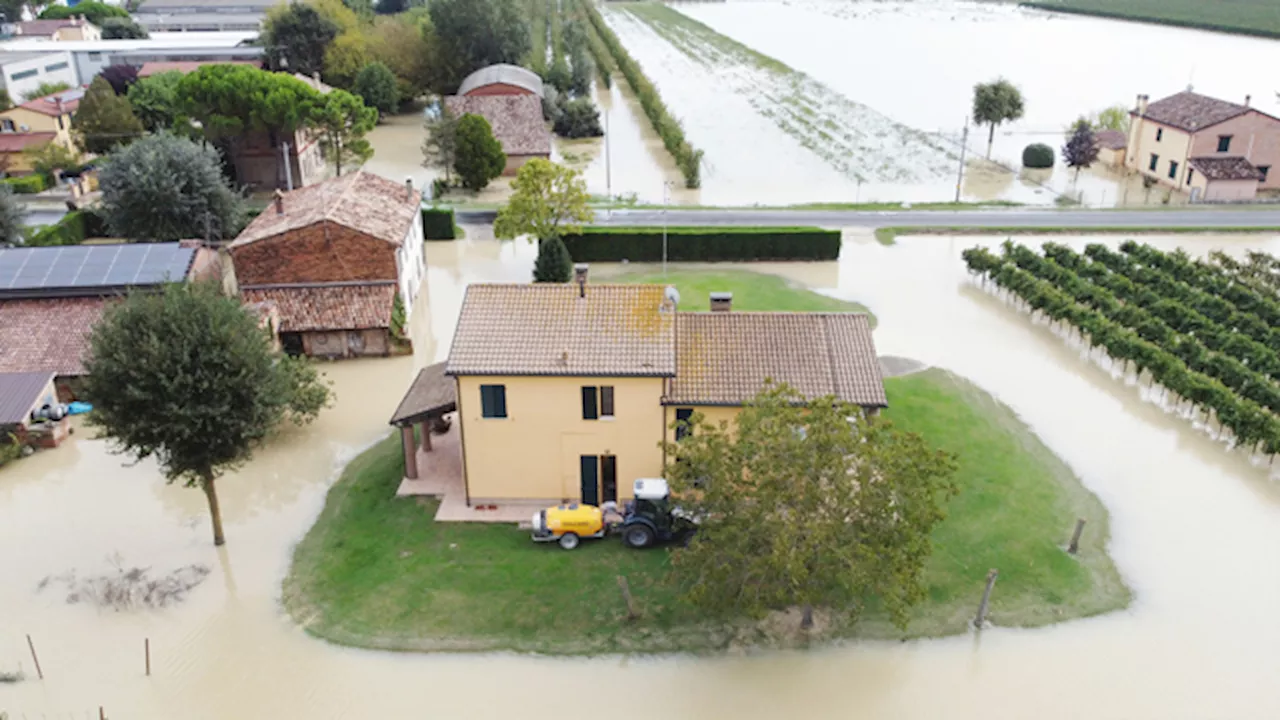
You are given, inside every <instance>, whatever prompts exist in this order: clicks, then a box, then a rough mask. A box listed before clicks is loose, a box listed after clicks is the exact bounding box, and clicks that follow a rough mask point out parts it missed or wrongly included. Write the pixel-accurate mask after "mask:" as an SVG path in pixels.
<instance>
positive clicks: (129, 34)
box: [101, 17, 151, 40]
mask: <svg viewBox="0 0 1280 720" xmlns="http://www.w3.org/2000/svg"><path fill="white" fill-rule="evenodd" d="M101 27H102V39H103V40H143V39H146V38H149V37H151V35H150V34H149V33H148V32H147V29H146V28H144V27H142V26H141V25H139V24H138V23H136V22H134V21H133V18H127V17H123V18H122V17H109V18H106V19H105V20H103V21H102V23H101Z"/></svg>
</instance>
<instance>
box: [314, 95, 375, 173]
mask: <svg viewBox="0 0 1280 720" xmlns="http://www.w3.org/2000/svg"><path fill="white" fill-rule="evenodd" d="M377 124H378V111H377V110H375V109H373V108H371V107H366V106H365V104H364V101H362V100H361V99H360V98H358V97H356V96H355V95H352V94H351V93H349V92H346V91H345V90H334V91H332V92H330V93H329V94H328V95H325V96H324V101H323V102H322V103H321V105H320V106H319V107H318V108H317V111H316V114H315V116H314V126H315V128H316V129H317V130H319V131H320V143H321V146H322V147H323V148H324V153H325V155H326V156H328V157H329V158H330V159H331V160H333V165H334V170H336V171H337V174H338V175H341V174H342V166H343V163H344V162H345V161H356V160H358V161H360V162H364V161H365V160H368V159H369V158H371V157H373V146H371V145H370V144H369V141H368V140H365V139H364V135H365V133H367V132H369V131H370V130H372V129H373V126H374V125H377Z"/></svg>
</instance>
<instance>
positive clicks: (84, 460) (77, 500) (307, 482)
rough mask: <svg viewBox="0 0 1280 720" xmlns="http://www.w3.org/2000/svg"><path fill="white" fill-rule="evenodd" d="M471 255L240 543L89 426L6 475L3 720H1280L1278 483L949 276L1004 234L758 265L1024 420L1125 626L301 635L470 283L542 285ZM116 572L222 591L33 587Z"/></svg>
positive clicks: (249, 484) (259, 462) (456, 256)
mask: <svg viewBox="0 0 1280 720" xmlns="http://www.w3.org/2000/svg"><path fill="white" fill-rule="evenodd" d="M482 235H483V233H481V232H479V231H474V232H472V233H471V234H470V236H469V239H467V240H462V241H457V242H451V243H431V244H429V246H428V258H427V262H428V266H429V270H428V275H427V280H426V284H427V285H426V291H425V292H424V293H423V294H422V296H421V297H420V300H419V303H420V304H419V306H418V308H417V311H416V312H415V315H414V318H413V325H414V327H413V333H414V336H415V339H416V346H417V352H416V354H415V356H413V357H400V358H391V359H382V360H360V361H350V362H339V363H332V364H326V365H324V366H323V368H324V371H325V373H326V375H327V376H328V377H329V379H330V380H331V381H332V382H333V389H334V391H335V393H336V395H337V402H336V404H335V405H334V406H333V407H332V408H330V409H329V410H327V411H325V412H324V414H323V415H322V416H321V418H320V420H319V421H318V422H317V423H316V424H315V425H313V426H310V427H307V428H305V429H302V430H290V431H287V432H286V433H285V434H284V435H282V436H281V437H279V438H278V439H276V440H275V441H273V442H272V443H271V444H270V446H268V447H267V448H265V449H263V450H262V451H260V452H259V453H258V455H257V457H256V458H255V459H254V460H253V461H252V462H251V463H250V464H249V465H248V466H246V467H245V468H244V469H242V470H241V471H239V472H237V473H234V474H232V475H229V476H227V477H226V478H225V479H224V480H222V481H221V485H220V487H221V492H222V498H223V512H224V514H225V519H226V527H227V535H228V544H227V546H226V547H225V548H223V549H214V548H213V546H212V545H211V544H210V543H209V538H208V527H207V516H206V510H205V507H204V498H203V497H202V496H201V494H200V493H199V492H196V491H194V490H189V489H185V488H180V487H171V486H167V485H165V484H164V482H163V479H162V478H161V476H160V475H159V473H158V472H157V471H156V469H155V467H154V466H152V465H151V464H149V463H142V464H139V465H135V466H130V467H126V466H124V465H123V464H122V462H121V460H120V458H118V457H115V456H112V455H111V454H109V452H108V450H107V448H106V447H105V445H104V444H103V443H102V442H101V441H98V440H94V439H93V438H92V437H91V435H90V433H89V432H88V431H86V430H85V429H84V428H83V426H77V429H78V432H77V433H76V435H75V436H74V437H73V439H72V440H71V441H70V442H68V443H67V444H65V445H64V446H62V447H60V448H58V449H57V450H52V451H43V452H40V453H37V454H36V455H35V456H33V457H30V458H26V459H24V460H22V461H20V462H17V463H14V464H12V465H10V466H7V467H5V468H4V469H3V470H0V568H3V572H4V581H3V583H0V608H2V609H3V613H2V615H0V617H2V618H3V620H2V621H0V670H3V671H11V670H16V669H18V668H19V667H20V668H21V669H22V671H23V672H24V673H25V674H26V676H27V679H26V680H24V681H23V682H18V683H14V684H0V710H3V711H7V712H8V713H9V716H10V718H22V717H27V718H38V717H50V718H52V717H77V718H78V717H83V716H85V715H86V713H96V712H97V708H98V707H99V706H102V707H103V708H104V709H105V712H106V715H107V717H112V718H146V719H161V718H165V719H167V718H174V717H183V718H228V717H235V718H263V719H266V718H272V719H274V718H281V717H333V718H365V717H422V716H430V717H447V718H455V717H458V718H461V717H475V718H480V717H511V716H515V715H520V714H525V713H527V712H529V708H531V707H545V706H547V703H548V702H549V699H548V698H550V697H553V696H554V695H555V694H556V692H557V691H565V690H566V689H567V688H570V687H576V688H579V689H580V690H581V689H582V688H588V689H589V691H588V694H589V695H590V696H591V697H593V698H601V699H602V700H601V702H605V703H606V704H608V703H609V702H610V701H606V700H603V698H610V697H616V698H626V697H631V696H633V694H634V693H635V692H636V689H637V688H661V692H662V698H663V699H662V701H661V705H662V712H663V713H664V714H666V715H668V716H671V717H677V718H705V717H722V716H736V717H747V718H755V717H761V718H763V717H774V716H779V715H786V716H792V715H803V716H805V717H814V718H821V717H829V718H846V717H895V718H936V717H959V718H1026V717H1040V718H1074V717H1080V716H1082V715H1089V716H1095V717H1126V718H1133V717H1141V718H1162V719H1163V718H1203V717H1239V718H1246V717H1249V718H1252V717H1259V718H1261V717H1271V716H1275V715H1276V714H1277V713H1280V695H1277V693H1275V692H1274V687H1273V677H1272V676H1273V675H1274V662H1273V660H1272V657H1273V650H1274V648H1275V647H1276V646H1277V643H1280V620H1277V619H1276V616H1275V612H1274V608H1275V607H1276V605H1277V603H1280V569H1278V566H1277V565H1276V564H1275V563H1274V562H1272V554H1273V553H1272V549H1273V548H1275V547H1277V546H1278V545H1280V491H1277V490H1276V485H1275V481H1274V480H1272V479H1269V477H1268V472H1267V468H1266V467H1265V466H1264V467H1254V466H1252V465H1250V464H1249V462H1248V461H1247V459H1246V458H1245V457H1243V456H1242V455H1240V454H1236V453H1231V452H1228V451H1226V450H1224V449H1223V447H1222V446H1221V445H1220V444H1218V443H1215V442H1214V441H1212V440H1210V439H1209V438H1207V437H1205V436H1204V435H1202V434H1200V433H1197V432H1196V431H1194V430H1193V429H1192V428H1191V427H1190V426H1189V425H1187V424H1186V423H1185V421H1183V420H1180V419H1176V418H1173V417H1171V416H1169V415H1166V414H1165V413H1163V412H1162V411H1161V410H1159V409H1158V408H1157V407H1155V406H1153V405H1150V404H1147V403H1144V402H1142V401H1141V400H1140V399H1139V397H1138V390H1137V389H1136V388H1132V387H1126V386H1125V385H1124V384H1123V383H1121V382H1117V381H1115V380H1113V379H1112V378H1111V377H1110V376H1109V375H1108V374H1106V373H1104V372H1103V371H1101V370H1099V369H1097V368H1096V367H1094V366H1093V365H1091V364H1088V363H1086V362H1084V361H1082V360H1081V358H1080V357H1079V352H1078V351H1076V350H1072V349H1070V348H1068V347H1067V346H1066V345H1064V344H1063V343H1062V342H1061V341H1060V340H1059V339H1058V338H1057V337H1056V336H1054V335H1053V334H1052V333H1051V332H1049V330H1048V329H1046V328H1044V327H1042V326H1036V325H1033V324H1032V323H1031V322H1030V321H1029V320H1028V318H1027V317H1026V316H1025V315H1022V314H1020V313H1018V312H1016V311H1014V310H1012V309H1010V308H1009V307H1007V306H1006V305H1004V304H1003V303H1001V302H1000V301H998V300H997V299H995V298H993V297H992V296H990V295H988V294H986V293H984V292H982V291H981V290H979V289H977V288H976V287H974V286H973V284H972V283H971V282H970V281H969V279H968V276H967V274H966V272H965V269H964V266H963V263H962V262H961V261H960V257H959V254H960V252H961V250H962V249H964V248H966V247H970V246H972V245H974V244H978V243H982V244H994V243H998V242H999V241H1000V240H1002V239H1003V238H995V237H991V238H977V237H944V236H927V237H905V238H900V239H899V240H898V242H897V244H896V245H894V246H891V247H886V246H882V245H879V244H877V243H875V242H874V240H872V239H871V238H870V237H865V238H862V239H859V238H857V237H855V238H853V239H850V240H847V241H846V244H845V248H844V250H843V253H842V255H841V259H840V260H839V262H837V263H816V264H785V265H783V264H764V265H754V266H752V269H755V270H759V271H762V272H772V273H778V274H782V275H785V276H787V277H790V278H793V279H794V280H796V281H798V282H801V283H806V284H810V285H811V286H813V287H815V288H817V289H820V290H822V291H823V292H826V293H830V294H833V295H838V296H840V297H843V298H847V299H850V300H856V301H858V302H860V303H863V304H865V305H867V306H868V307H870V308H871V309H872V310H873V311H874V312H875V313H876V315H877V317H878V318H879V326H878V329H877V330H876V343H877V347H878V350H879V351H880V352H881V353H882V354H890V355H899V356H905V357H911V358H916V359H919V360H921V361H924V362H926V363H929V364H932V365H936V366H939V367H943V368H946V369H949V370H952V371H954V372H956V373H959V374H961V375H964V376H966V377H968V378H970V379H972V380H973V381H975V382H976V383H978V384H979V385H981V386H982V387H983V388H985V389H987V390H989V391H991V392H992V393H994V394H995V395H996V396H997V397H998V398H999V399H1000V400H1002V401H1004V402H1005V403H1007V404H1009V405H1010V406H1011V407H1012V408H1014V409H1015V410H1016V411H1017V412H1018V413H1019V414H1020V416H1021V417H1022V418H1023V419H1024V420H1025V421H1026V422H1027V423H1028V424H1029V425H1030V426H1031V427H1032V428H1033V429H1034V430H1035V431H1036V432H1037V433H1038V434H1039V435H1040V437H1041V438H1042V439H1043V440H1044V441H1045V442H1046V443H1047V444H1048V445H1049V447H1050V448H1052V449H1053V450H1054V451H1055V452H1057V453H1058V454H1059V455H1061V456H1062V457H1063V458H1064V459H1065V460H1066V461H1067V462H1068V463H1069V464H1070V465H1071V466H1072V468H1073V469H1074V470H1075V471H1076V472H1077V473H1078V474H1079V475H1080V477H1081V478H1082V479H1083V480H1084V482H1085V484H1086V485H1087V486H1088V487H1089V488H1090V489H1091V490H1092V491H1094V492H1095V493H1097V494H1098V496H1099V497H1100V498H1101V499H1102V501H1103V502H1104V503H1105V504H1106V506H1107V507H1108V509H1109V510H1110V512H1111V514H1112V543H1111V547H1110V552H1111V554H1112V556H1113V557H1114V558H1115V561H1116V563H1117V565H1118V566H1119V568H1120V570H1121V572H1122V573H1123V575H1124V578H1125V581H1126V582H1127V583H1128V584H1129V585H1130V586H1131V587H1132V588H1133V590H1134V593H1135V601H1134V603H1133V605H1132V607H1131V609H1129V610H1127V611H1124V612H1120V613H1114V614H1111V615H1106V616H1102V617H1098V618H1094V619H1090V620H1084V621H1076V622H1071V623H1067V624H1063V625H1058V626H1053V627H1049V628H1044V629H1040V630H1017V629H1007V628H999V627H997V628H994V629H990V630H987V631H984V632H983V633H982V634H981V635H980V636H975V635H966V636H959V637H951V638H944V639H938V640H922V641H912V642H908V643H880V642H875V643H853V644H848V645H844V646H836V647H828V648H825V649H818V650H814V651H810V652H805V653H799V652H786V653H762V654H758V655H750V656H734V657H721V658H700V659H693V658H661V657H657V658H649V657H646V658H623V657H603V658H595V659H581V660H579V659H574V660H567V659H557V658H551V657H527V656H515V655H475V656H456V655H411V654H394V653H379V652H370V651H357V650H350V649H344V648H339V647H335V646H331V645H328V644H325V643H323V642H320V641H318V640H315V639H312V638H310V637H308V636H307V635H306V634H305V633H304V632H303V631H302V630H301V629H299V628H298V627H297V626H295V625H294V624H293V622H292V621H291V620H290V619H289V618H288V617H287V616H286V615H285V613H284V612H283V610H282V609H281V605H280V581H281V578H282V577H283V575H284V573H285V572H286V570H287V567H288V563H289V558H290V555H291V550H292V546H293V544H294V543H295V542H297V540H298V539H299V538H300V537H301V536H302V535H303V533H305V532H306V530H307V528H308V527H309V526H310V524H311V522H312V520H313V519H314V516H315V515H316V513H317V512H318V511H319V509H320V507H321V504H322V502H323V499H324V493H325V490H326V488H327V486H328V485H329V483H331V482H332V481H333V479H334V477H335V475H336V473H337V471H338V470H339V468H340V467H341V466H342V465H343V464H344V463H345V462H346V461H347V460H349V459H350V458H351V457H353V456H354V455H355V454H356V453H357V452H358V451H359V450H360V449H361V448H363V447H365V446H367V445H369V444H370V443H372V442H374V441H375V440H377V439H378V438H380V437H383V436H385V435H386V433H387V432H388V430H389V428H388V427H387V425H386V422H387V418H388V417H389V415H390V413H391V411H392V409H393V408H394V406H395V404H396V402H397V401H398V399H399V396H400V394H401V393H402V392H403V389H404V387H405V385H406V384H407V383H408V381H409V379H410V377H411V376H412V373H413V371H414V369H415V368H416V367H418V366H421V365H423V364H425V363H427V362H429V361H431V360H433V359H437V358H440V357H442V356H443V354H444V353H445V352H446V350H447V347H448V343H449V338H450V335H451V330H452V327H453V324H454V321H455V319H456V316H457V314H458V309H459V303H460V299H461V293H462V290H463V288H464V287H465V286H466V284H467V283H470V282H476V281H482V280H491V281H523V280H525V279H526V278H527V277H528V274H529V272H530V267H531V264H532V260H533V255H534V250H533V247H532V246H531V245H529V244H527V243H514V244H512V243H507V244H503V243H497V242H494V241H491V240H487V239H484V238H483V237H482ZM1120 239H1121V238H1117V237H1108V238H1075V237H1071V238H1063V237H1057V238H1055V240H1056V241H1059V242H1066V243H1069V244H1071V245H1073V246H1080V245H1083V244H1084V243H1086V242H1091V241H1098V242H1105V243H1108V244H1117V243H1119V242H1120ZM1148 241H1149V242H1151V243H1153V244H1155V245H1157V246H1158V247H1163V248H1167V247H1173V246H1182V247H1186V248H1188V249H1189V250H1190V251H1191V252H1194V253H1203V252H1206V251H1208V250H1209V249H1211V248H1219V247H1221V248H1227V249H1234V250H1241V249H1243V248H1245V247H1249V248H1254V249H1264V250H1270V251H1275V250H1276V249H1280V238H1277V237H1273V236H1219V237H1197V236H1182V237H1169V238H1148ZM633 269H634V268H633ZM598 271H599V272H600V273H601V274H603V275H605V276H607V275H608V273H609V272H610V271H611V270H610V269H609V268H606V267H599V268H598ZM121 565H123V566H125V567H143V568H148V569H149V571H150V572H151V573H152V574H153V575H162V574H166V573H169V572H172V571H174V570H176V569H179V568H183V567H187V566H191V565H201V566H205V567H207V568H209V574H208V576H207V577H205V578H204V579H203V581H202V582H201V583H200V584H198V585H196V586H195V587H194V588H192V589H191V590H190V591H189V594H188V596H187V598H186V599H185V601H184V602H181V603H179V604H176V605H173V606H171V607H167V608H163V609H145V610H144V609H126V610H116V609H112V608H103V607H95V606H93V605H92V604H90V603H87V602H79V603H75V604H68V603H67V602H66V597H65V593H58V592H51V591H49V590H48V589H46V590H44V591H42V590H40V584H41V581H42V580H43V579H45V578H46V577H48V576H50V575H60V574H63V573H67V572H72V571H74V572H76V573H78V574H82V575H92V574H94V573H103V572H111V571H112V570H113V569H114V568H115V567H117V566H121ZM605 590H607V589H605ZM997 592H998V588H997ZM997 623H998V619H997ZM28 634H29V635H30V636H31V638H32V640H33V643H34V645H35V647H36V650H37V651H38V653H39V657H40V663H41V670H42V671H43V673H44V676H45V679H44V680H43V681H40V680H36V679H35V668H34V665H33V663H32V660H31V658H30V653H29V651H28V648H27V644H26V635H28ZM147 640H149V641H150V646H151V654H152V657H151V662H152V675H151V677H146V676H145V668H144V654H143V652H144V650H143V648H144V642H145V641H147ZM575 692H577V691H575ZM608 712H609V713H610V714H611V715H614V716H617V717H647V716H650V715H651V714H652V712H653V708H652V706H651V705H650V704H647V703H639V704H637V703H629V702H625V701H621V700H619V701H618V702H617V703H616V706H613V705H610V706H609V709H608Z"/></svg>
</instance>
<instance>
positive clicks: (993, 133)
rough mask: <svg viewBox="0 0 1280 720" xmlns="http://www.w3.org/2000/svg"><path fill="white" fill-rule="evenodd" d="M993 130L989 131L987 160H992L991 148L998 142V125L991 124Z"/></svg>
mask: <svg viewBox="0 0 1280 720" xmlns="http://www.w3.org/2000/svg"><path fill="white" fill-rule="evenodd" d="M989 127H990V128H991V129H990V130H988V131H987V159H988V160H990V159H991V146H992V145H994V144H995V142H996V124H995V123H991V124H990V126H989Z"/></svg>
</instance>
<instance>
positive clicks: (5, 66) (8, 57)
mask: <svg viewBox="0 0 1280 720" xmlns="http://www.w3.org/2000/svg"><path fill="white" fill-rule="evenodd" d="M12 44H13V43H5V44H4V45H3V46H0V47H3V48H4V49H2V50H0V82H2V83H3V86H4V90H5V91H6V92H8V93H9V99H10V100H11V101H13V102H15V103H20V102H22V99H23V97H24V96H26V95H27V93H30V92H32V91H34V90H35V89H36V88H38V87H40V85H41V84H42V83H66V84H67V85H72V86H74V85H79V84H80V78H79V76H78V75H77V74H76V69H75V67H74V65H73V63H72V61H71V53H68V52H66V51H65V50H63V49H62V47H59V49H57V50H54V49H52V48H51V47H50V43H49V42H47V41H41V43H40V45H41V46H40V47H36V48H33V49H31V50H25V51H16V50H13V49H11V47H10V46H11V45H12Z"/></svg>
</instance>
